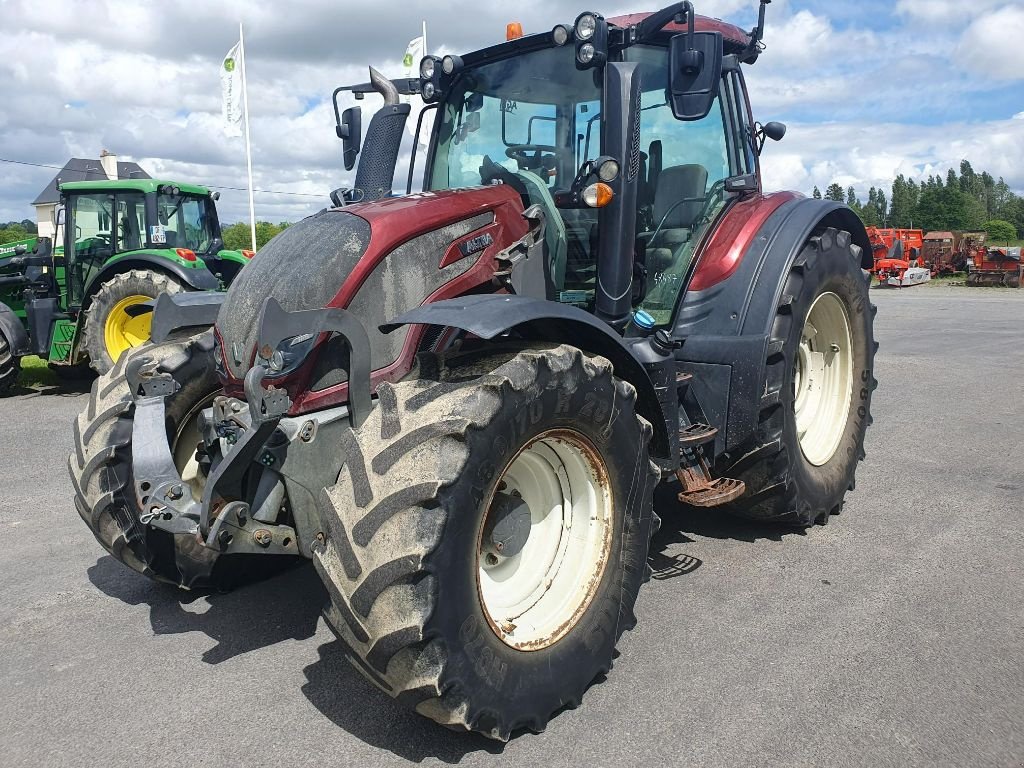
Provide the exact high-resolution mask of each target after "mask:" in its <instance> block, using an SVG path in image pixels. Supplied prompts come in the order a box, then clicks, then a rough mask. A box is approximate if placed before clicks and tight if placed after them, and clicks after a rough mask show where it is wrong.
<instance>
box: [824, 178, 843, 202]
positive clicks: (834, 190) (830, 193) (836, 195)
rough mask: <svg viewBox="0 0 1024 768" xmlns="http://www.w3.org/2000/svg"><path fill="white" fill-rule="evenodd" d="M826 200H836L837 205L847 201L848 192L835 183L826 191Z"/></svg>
mask: <svg viewBox="0 0 1024 768" xmlns="http://www.w3.org/2000/svg"><path fill="white" fill-rule="evenodd" d="M825 199H826V200H835V201H836V202H837V203H842V202H845V201H846V192H844V191H843V188H842V187H841V186H839V185H838V184H836V183H835V182H834V181H833V182H832V183H831V184H829V185H828V189H826V190H825Z"/></svg>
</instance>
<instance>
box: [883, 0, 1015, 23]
mask: <svg viewBox="0 0 1024 768" xmlns="http://www.w3.org/2000/svg"><path fill="white" fill-rule="evenodd" d="M1012 2H1019V0H970V1H969V2H967V3H965V2H963V0H899V2H898V3H896V13H898V14H900V15H902V16H907V17H909V18H911V19H913V20H914V21H917V22H925V23H928V24H936V25H939V24H957V23H959V24H963V23H964V22H965V21H966V20H968V19H970V18H972V17H973V15H974V14H978V13H983V12H985V11H988V10H991V9H992V8H997V7H999V6H1001V5H1008V4H1009V3H1012Z"/></svg>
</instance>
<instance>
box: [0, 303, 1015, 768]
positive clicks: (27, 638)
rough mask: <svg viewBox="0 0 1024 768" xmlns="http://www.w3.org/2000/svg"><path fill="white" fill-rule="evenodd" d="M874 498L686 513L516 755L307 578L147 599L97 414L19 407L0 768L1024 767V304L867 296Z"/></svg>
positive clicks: (14, 414) (305, 572) (42, 404)
mask: <svg viewBox="0 0 1024 768" xmlns="http://www.w3.org/2000/svg"><path fill="white" fill-rule="evenodd" d="M873 295H874V297H875V301H876V302H877V303H878V305H879V307H880V311H879V313H878V320H877V335H878V338H879V340H880V341H881V343H882V348H881V351H880V353H879V357H878V364H877V373H878V378H879V379H880V380H881V388H880V389H879V390H878V393H877V395H876V400H875V407H874V412H875V417H876V421H875V426H874V427H873V428H872V429H871V430H870V432H869V436H868V445H867V449H868V459H867V461H866V463H865V464H864V465H863V466H862V467H861V469H860V473H859V475H858V484H857V491H856V492H855V493H853V494H851V495H850V496H849V497H848V503H847V505H846V509H845V511H844V512H843V514H842V515H841V516H840V517H838V518H833V520H832V522H831V524H830V525H828V526H827V527H824V528H816V529H813V530H811V531H808V532H807V533H806V534H799V533H785V534H783V535H780V533H779V532H778V531H775V530H773V529H768V528H760V527H754V526H751V525H749V524H743V523H737V522H733V521H730V520H728V519H726V518H723V517H722V516H721V515H719V514H715V513H710V512H709V513H703V514H681V513H679V512H678V511H677V510H676V509H675V508H674V507H673V505H672V504H671V500H670V498H662V499H661V500H660V502H659V509H660V512H661V514H662V515H663V516H664V517H665V525H664V528H663V529H662V532H661V533H660V534H659V535H658V537H657V539H656V540H655V542H654V546H653V550H652V564H653V565H654V567H655V568H656V569H657V570H658V571H659V574H660V575H661V576H662V577H666V578H662V579H660V580H655V581H652V582H651V583H650V584H649V585H648V586H647V587H646V588H645V589H644V590H643V591H642V593H641V597H640V601H639V604H638V610H637V613H638V616H639V619H640V624H639V626H638V627H637V629H636V630H635V631H633V632H631V633H629V634H627V636H626V637H625V638H624V640H623V641H622V643H621V644H620V651H621V656H620V657H619V658H618V660H617V661H616V664H615V668H614V669H613V670H612V672H611V674H610V676H609V677H608V679H607V680H604V681H602V682H600V683H598V684H595V685H594V686H593V687H592V688H591V689H590V691H589V692H588V694H587V696H586V697H585V698H584V701H583V706H582V707H580V708H579V709H577V710H574V711H569V712H564V713H562V714H560V715H559V716H557V717H556V718H555V719H554V720H553V721H552V722H551V724H550V726H549V727H548V730H547V732H546V733H544V734H543V735H531V734H527V735H523V736H520V737H518V738H515V739H513V740H512V741H511V742H510V743H509V744H507V745H500V744H496V743H491V742H488V741H486V740H485V739H482V738H478V737H474V736H465V735H457V734H452V733H449V732H447V731H445V730H443V729H441V728H439V727H437V726H434V725H433V724H432V723H430V722H427V721H425V720H423V719H421V718H419V717H417V716H414V715H411V714H409V713H407V712H405V711H403V710H401V709H398V708H397V707H396V706H395V705H393V704H392V702H391V701H390V700H389V699H387V698H385V697H384V696H383V695H381V694H379V693H378V692H377V691H376V690H375V689H373V688H371V687H370V686H369V685H368V684H367V683H366V682H364V680H363V679H362V678H361V677H360V676H359V674H357V673H356V672H355V671H354V670H352V669H351V668H350V667H349V665H348V663H347V662H346V661H345V660H344V658H343V656H342V653H341V651H340V649H339V644H338V643H337V642H336V641H335V639H334V637H333V635H332V634H331V632H330V631H329V630H328V629H327V627H326V626H325V625H324V622H323V620H322V619H321V618H320V606H321V604H322V603H323V602H324V599H325V595H324V591H323V589H322V588H321V586H320V584H319V582H318V580H317V577H316V575H315V573H314V572H313V571H312V569H311V568H304V569H300V570H298V571H294V572H292V573H289V574H288V575H286V576H283V577H279V578H277V579H275V580H273V581H270V582H268V583H264V584H261V585H256V586H253V587H250V588H246V589H242V590H240V591H238V592H234V593H231V594H228V595H212V596H203V595H189V594H186V593H180V592H176V591H175V590H173V589H169V588H165V587H162V586H159V585H156V584H152V583H149V582H147V581H146V580H144V579H143V578H141V577H138V576H136V575H135V574H134V573H132V572H129V571H128V570H127V569H125V568H124V567H123V566H121V565H120V564H118V563H116V562H115V561H114V560H112V559H111V558H110V557H107V556H106V555H104V554H103V553H102V550H101V549H100V548H99V546H98V544H96V542H95V541H94V540H93V538H92V536H91V534H89V532H88V530H87V529H86V528H85V526H84V525H83V524H82V523H81V521H80V520H79V518H78V515H77V514H76V513H75V511H74V507H73V505H72V503H71V486H70V481H69V480H68V477H67V472H66V469H65V457H66V455H67V453H68V451H69V450H70V449H71V430H70V423H71V420H72V418H73V416H74V415H75V414H76V413H77V412H78V411H79V410H80V409H81V408H82V407H84V405H85V397H84V396H83V395H82V394H80V393H77V392H69V391H62V390H59V389H53V388H48V389H44V390H43V391H32V392H28V391H22V392H20V393H18V394H16V395H15V396H14V397H10V398H7V399H5V400H2V401H0V445H2V448H3V450H2V451H0V489H2V492H0V534H2V536H0V574H2V575H3V582H4V586H3V591H2V592H0V721H2V722H3V727H2V729H0V746H2V749H3V757H2V758H0V762H2V763H3V764H5V765H8V766H74V767H75V768H81V766H121V765H126V766H127V765H131V766H137V765H144V766H164V765H167V766H171V765H174V766H179V765H198V764H202V765H211V766H218V765H244V766H256V765H268V766H269V765H274V766H298V765H317V766H324V765H337V766H377V765H403V764H407V763H409V762H413V763H425V764H431V765H433V764H437V763H459V764H462V765H467V766H470V765H542V766H559V765H578V764H586V765H588V766H606V765H607V766H613V765H614V766H617V765H673V766H674V765H708V766H729V767H730V768H736V766H772V767H773V768H774V767H777V766H789V765H793V766H809V765H822V766H824V765H828V766H875V767H877V766H935V765H948V766H966V765H970V766H1001V767H1006V766H1021V765H1024V665H1022V663H1021V660H1022V658H1024V653H1022V651H1024V640H1022V631H1024V589H1022V579H1024V564H1022V562H1024V556H1022V552H1024V534H1022V530H1024V523H1022V518H1021V513H1020V510H1021V504H1020V499H1021V489H1022V488H1024V471H1022V469H1021V458H1022V453H1024V451H1022V437H1021V436H1022V434H1024V433H1022V430H1021V424H1022V421H1024V397H1022V395H1024V391H1022V389H1024V387H1022V384H1021V378H1020V377H1021V374H1022V372H1024V291H1019V292H1018V291H1013V292H1010V291H998V290H970V289H957V288H950V287H945V286H942V287H931V288H924V289H914V290H908V291H903V292H896V291H890V292H886V291H874V292H873Z"/></svg>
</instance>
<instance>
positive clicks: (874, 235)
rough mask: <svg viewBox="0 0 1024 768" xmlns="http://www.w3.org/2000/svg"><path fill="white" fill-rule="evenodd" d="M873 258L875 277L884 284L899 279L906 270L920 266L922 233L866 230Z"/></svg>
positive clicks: (905, 230) (920, 231) (911, 230)
mask: <svg viewBox="0 0 1024 768" xmlns="http://www.w3.org/2000/svg"><path fill="white" fill-rule="evenodd" d="M867 233H868V239H869V240H870V242H871V250H872V255H873V257H874V269H873V270H872V272H874V274H875V276H876V277H877V278H878V279H879V280H880V281H881V282H883V283H884V282H885V281H886V280H887V279H888V278H890V277H895V278H900V277H902V276H903V273H905V272H906V271H907V270H908V269H910V268H911V267H916V266H919V265H920V258H921V254H922V253H923V251H924V243H925V241H924V232H923V231H922V230H920V229H881V228H879V227H868V228H867Z"/></svg>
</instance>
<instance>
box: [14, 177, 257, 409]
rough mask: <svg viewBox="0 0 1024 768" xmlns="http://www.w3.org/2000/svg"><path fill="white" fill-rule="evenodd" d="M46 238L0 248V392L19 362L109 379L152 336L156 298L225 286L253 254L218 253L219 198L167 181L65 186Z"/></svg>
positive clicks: (220, 249) (220, 248)
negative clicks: (38, 361) (35, 360)
mask: <svg viewBox="0 0 1024 768" xmlns="http://www.w3.org/2000/svg"><path fill="white" fill-rule="evenodd" d="M60 192H61V204H60V206H59V207H58V208H57V211H56V214H55V220H54V224H55V227H56V234H55V236H54V239H53V240H52V241H51V239H50V238H45V237H43V238H32V239H29V240H23V241H20V242H18V243H10V244H7V245H4V246H0V394H2V393H4V392H5V391H7V390H8V389H10V388H11V387H12V386H13V385H14V382H15V381H16V380H17V377H18V371H19V369H20V364H21V357H23V356H24V355H38V356H40V357H42V358H44V359H45V360H47V361H48V362H49V363H50V367H51V368H53V369H54V370H55V371H56V372H57V373H58V374H62V373H63V374H73V373H82V372H84V369H85V368H86V367H91V368H92V369H93V370H95V371H96V372H97V373H106V372H107V371H109V370H110V369H111V368H112V367H113V366H114V363H116V362H117V360H118V358H119V357H120V356H121V355H122V354H123V353H124V352H126V351H127V350H128V349H131V348H132V347H136V346H138V345H139V344H142V343H143V342H145V341H147V340H148V339H149V336H150V323H151V320H152V306H153V300H154V299H155V298H156V297H157V296H159V295H160V294H161V293H180V292H182V291H216V290H223V289H225V288H226V287H227V286H228V285H229V284H230V283H231V281H232V280H233V279H234V277H235V275H237V274H238V271H239V270H240V269H241V268H242V267H243V266H244V265H245V264H246V263H247V262H248V260H249V259H250V258H252V255H253V254H252V252H251V251H231V250H224V241H223V239H222V238H221V230H220V222H219V221H218V219H217V208H216V205H215V203H214V201H215V199H216V197H215V196H214V195H211V193H210V191H209V190H208V189H205V188H204V187H199V186H195V185H193V184H179V183H177V182H170V181H157V180H155V179H144V180H118V181H81V182H69V183H66V184H62V185H61V187H60Z"/></svg>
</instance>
